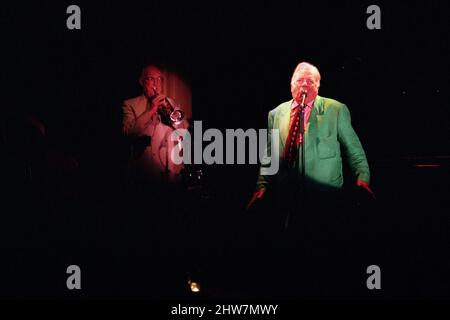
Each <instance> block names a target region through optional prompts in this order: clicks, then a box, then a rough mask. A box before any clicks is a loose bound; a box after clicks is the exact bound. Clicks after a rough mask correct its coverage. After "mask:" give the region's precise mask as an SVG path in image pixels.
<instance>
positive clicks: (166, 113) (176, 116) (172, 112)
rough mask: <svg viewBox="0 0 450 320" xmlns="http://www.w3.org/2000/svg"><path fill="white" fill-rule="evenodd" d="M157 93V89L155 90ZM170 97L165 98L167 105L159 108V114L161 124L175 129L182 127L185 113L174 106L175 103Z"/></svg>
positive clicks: (161, 105)
mask: <svg viewBox="0 0 450 320" xmlns="http://www.w3.org/2000/svg"><path fill="white" fill-rule="evenodd" d="M154 90H155V92H156V88H154ZM171 100H172V99H169V98H168V97H166V98H164V101H165V102H166V103H165V104H160V105H159V106H158V114H159V116H160V117H161V122H163V123H164V124H166V125H168V126H171V127H175V126H178V125H180V124H181V123H182V122H183V120H184V112H183V110H181V109H180V108H178V107H175V106H174V102H173V100H172V101H171Z"/></svg>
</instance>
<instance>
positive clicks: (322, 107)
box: [247, 62, 374, 207]
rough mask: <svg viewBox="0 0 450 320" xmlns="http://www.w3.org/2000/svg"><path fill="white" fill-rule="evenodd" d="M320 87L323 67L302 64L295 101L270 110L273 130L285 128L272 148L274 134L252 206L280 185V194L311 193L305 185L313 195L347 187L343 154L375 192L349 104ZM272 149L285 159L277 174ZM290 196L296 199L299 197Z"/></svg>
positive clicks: (360, 181)
mask: <svg viewBox="0 0 450 320" xmlns="http://www.w3.org/2000/svg"><path fill="white" fill-rule="evenodd" d="M319 87H320V73H319V70H318V69H317V68H316V67H315V66H313V65H312V64H310V63H307V62H301V63H299V64H298V66H297V67H296V69H295V71H294V74H293V76H292V80H291V93H292V100H290V101H287V102H284V103H282V104H280V105H279V106H278V107H276V108H275V109H273V110H271V111H270V112H269V117H268V131H269V135H270V132H271V129H278V130H279V143H278V149H277V150H274V149H273V148H272V144H271V143H272V142H271V136H269V139H268V146H267V150H266V154H265V161H262V162H263V164H262V165H261V168H260V175H259V177H258V182H257V189H256V192H255V193H254V194H253V197H252V199H251V200H250V202H249V204H248V206H247V207H250V206H252V205H253V203H254V202H255V201H257V200H258V199H261V198H263V197H264V195H265V193H266V191H267V190H269V189H271V188H273V186H274V185H275V187H276V189H278V190H277V191H278V193H280V192H281V193H283V194H289V193H290V192H292V191H293V190H294V191H295V192H297V191H305V190H301V189H302V186H304V189H306V192H307V193H308V195H317V194H320V195H323V194H324V193H323V192H321V191H338V190H340V189H341V188H342V186H343V173H342V158H341V152H342V153H344V154H345V155H346V157H347V158H348V162H349V167H350V169H351V171H352V173H353V175H354V176H355V178H356V184H357V186H358V187H361V188H363V189H364V190H366V191H367V192H368V193H369V194H370V195H372V196H374V194H373V192H372V190H371V188H370V186H369V182H370V172H369V166H368V163H367V159H366V156H365V153H364V150H363V148H362V145H361V142H360V141H359V138H358V136H357V135H356V133H355V131H354V129H353V128H352V125H351V120H350V112H349V110H348V108H347V107H346V105H344V104H342V103H340V102H338V101H336V100H333V99H329V98H324V97H321V96H319V95H318V92H319ZM305 97H306V98H305ZM301 104H303V105H304V128H305V133H304V140H305V145H304V149H305V165H304V167H305V181H304V184H301V183H300V179H301V176H302V174H301V171H302V165H301V159H302V157H301V147H299V146H300V145H301V141H300V140H301V139H300V138H301V137H300V136H299V134H298V133H297V132H295V131H294V130H293V126H295V125H296V119H297V118H296V116H297V114H296V111H298V108H299V106H300V105H301ZM296 108H297V110H296ZM297 125H298V120H297ZM291 141H292V143H290V142H291ZM293 141H295V142H293ZM292 151H293V152H292ZM272 152H275V156H276V157H278V158H279V159H280V161H279V162H280V169H279V171H278V173H277V174H275V175H268V174H267V172H265V171H267V170H266V168H268V167H269V165H270V161H269V159H270V156H271V157H273V156H274V155H272V154H271V153H272ZM292 163H293V164H292ZM296 171H297V172H296ZM328 194H331V193H328ZM285 199H286V200H287V201H293V200H294V201H295V197H294V198H292V197H291V198H288V197H286V198H285ZM288 199H290V200H288ZM324 200H325V201H326V199H324Z"/></svg>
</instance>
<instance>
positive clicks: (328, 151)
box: [317, 139, 336, 159]
mask: <svg viewBox="0 0 450 320" xmlns="http://www.w3.org/2000/svg"><path fill="white" fill-rule="evenodd" d="M317 153H318V155H319V158H320V159H329V158H334V157H336V142H335V141H333V140H332V139H319V143H318V145H317Z"/></svg>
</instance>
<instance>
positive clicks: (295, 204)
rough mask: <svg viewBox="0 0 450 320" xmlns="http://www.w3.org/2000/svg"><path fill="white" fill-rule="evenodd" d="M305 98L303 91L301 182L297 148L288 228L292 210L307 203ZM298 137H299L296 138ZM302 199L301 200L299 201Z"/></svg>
mask: <svg viewBox="0 0 450 320" xmlns="http://www.w3.org/2000/svg"><path fill="white" fill-rule="evenodd" d="M305 100H306V93H302V101H301V103H300V104H299V105H298V106H297V108H300V109H299V122H300V123H299V127H298V129H299V130H298V132H297V135H300V144H301V149H300V150H301V153H302V156H301V171H302V173H301V177H300V183H299V185H297V183H298V180H299V179H298V169H299V166H298V159H299V156H298V150H297V154H296V155H295V158H296V159H295V161H294V170H295V179H294V184H293V186H292V187H294V188H296V191H295V192H293V196H294V197H293V198H292V199H291V202H292V203H291V206H290V209H289V210H288V215H287V217H286V220H285V223H284V228H285V229H286V230H287V229H288V227H289V223H290V220H291V211H296V212H298V209H299V207H298V205H299V203H303V204H304V203H305V199H306V197H305ZM295 139H297V137H296V138H295ZM298 186H299V187H300V190H298V189H297V187H298ZM297 191H298V198H297V197H296V196H295V195H296V194H297ZM298 200H300V201H298Z"/></svg>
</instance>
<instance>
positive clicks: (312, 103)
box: [291, 99, 316, 109]
mask: <svg viewBox="0 0 450 320" xmlns="http://www.w3.org/2000/svg"><path fill="white" fill-rule="evenodd" d="M315 101H316V100H315V99H314V101H312V102H311V103H310V104H307V105H306V106H305V108H307V109H311V108H312V106H313V105H314V102H315ZM298 105H299V103H298V102H297V101H295V100H292V104H291V109H294V108H296V107H297V106H298Z"/></svg>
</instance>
